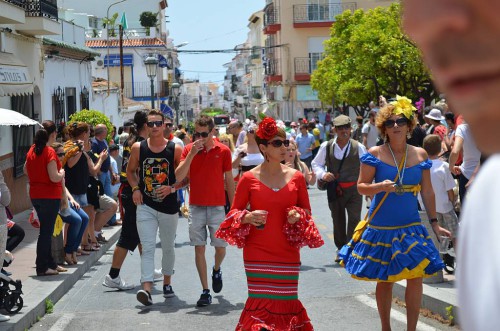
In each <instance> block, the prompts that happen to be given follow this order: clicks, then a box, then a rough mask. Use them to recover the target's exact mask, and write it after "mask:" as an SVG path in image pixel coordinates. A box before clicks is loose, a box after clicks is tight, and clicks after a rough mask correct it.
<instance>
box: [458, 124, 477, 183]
mask: <svg viewBox="0 0 500 331" xmlns="http://www.w3.org/2000/svg"><path fill="white" fill-rule="evenodd" d="M455 136H456V137H461V138H462V139H463V140H464V143H463V147H462V150H463V153H462V154H463V162H462V164H461V165H460V171H462V174H463V175H464V176H465V177H466V178H467V179H470V178H471V176H472V174H473V173H474V169H476V166H477V165H478V164H479V159H480V158H481V152H480V151H479V149H477V147H476V143H475V141H474V138H472V134H471V132H470V128H469V125H468V124H460V125H459V126H458V127H457V131H456V132H455Z"/></svg>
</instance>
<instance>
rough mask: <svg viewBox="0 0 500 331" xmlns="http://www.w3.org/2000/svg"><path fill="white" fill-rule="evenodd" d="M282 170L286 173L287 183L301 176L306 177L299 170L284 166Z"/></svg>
mask: <svg viewBox="0 0 500 331" xmlns="http://www.w3.org/2000/svg"><path fill="white" fill-rule="evenodd" d="M281 169H283V172H284V173H285V178H286V181H287V182H288V181H289V180H291V179H292V178H293V177H294V176H299V177H300V176H304V175H303V174H302V172H300V171H299V170H297V169H294V168H290V167H288V166H286V165H282V166H281Z"/></svg>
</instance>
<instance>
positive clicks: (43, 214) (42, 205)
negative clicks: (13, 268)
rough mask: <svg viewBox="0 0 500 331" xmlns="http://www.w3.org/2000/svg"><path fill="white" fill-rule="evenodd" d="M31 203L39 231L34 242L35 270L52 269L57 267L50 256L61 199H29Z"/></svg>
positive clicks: (38, 271)
mask: <svg viewBox="0 0 500 331" xmlns="http://www.w3.org/2000/svg"><path fill="white" fill-rule="evenodd" d="M31 203H32V204H33V207H34V208H35V210H36V213H37V214H38V220H39V221H40V232H39V233H38V241H37V242H36V272H37V273H44V272H46V271H47V269H49V268H50V269H54V270H55V269H56V268H57V264H56V263H55V262H54V259H53V258H52V234H53V233H54V225H55V224H56V218H57V213H58V212H59V206H60V205H61V199H31Z"/></svg>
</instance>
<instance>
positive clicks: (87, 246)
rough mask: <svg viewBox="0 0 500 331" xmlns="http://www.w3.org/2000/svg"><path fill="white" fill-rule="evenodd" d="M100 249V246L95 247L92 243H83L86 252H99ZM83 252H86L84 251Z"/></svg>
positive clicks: (83, 249)
mask: <svg viewBox="0 0 500 331" xmlns="http://www.w3.org/2000/svg"><path fill="white" fill-rule="evenodd" d="M98 250H99V249H98V248H95V247H94V246H92V245H83V246H82V251H84V252H97V251H98ZM82 254H84V253H83V252H82ZM86 255H88V254H86Z"/></svg>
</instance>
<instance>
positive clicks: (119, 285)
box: [102, 275, 135, 291]
mask: <svg viewBox="0 0 500 331" xmlns="http://www.w3.org/2000/svg"><path fill="white" fill-rule="evenodd" d="M102 285H104V286H106V287H110V288H116V289H119V290H122V291H126V290H130V289H133V288H134V287H135V286H134V285H132V284H127V283H126V282H125V281H124V280H123V279H121V277H120V276H118V277H116V278H111V276H110V275H106V277H105V278H104V281H103V282H102Z"/></svg>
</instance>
